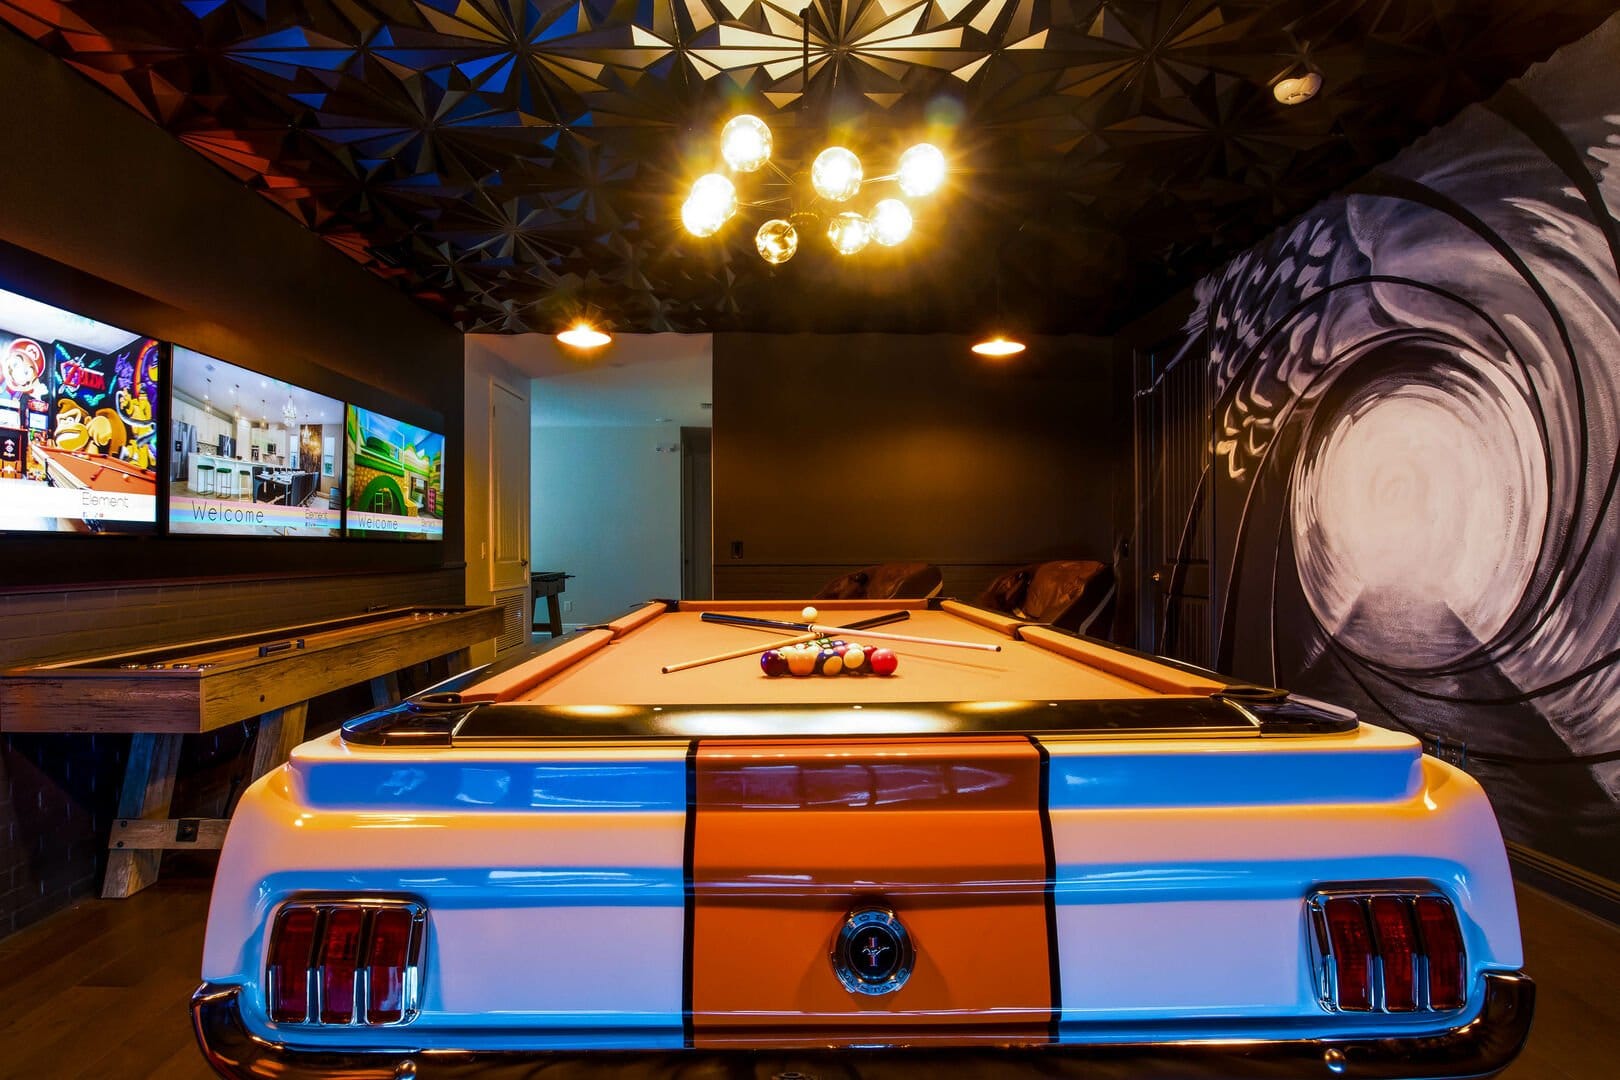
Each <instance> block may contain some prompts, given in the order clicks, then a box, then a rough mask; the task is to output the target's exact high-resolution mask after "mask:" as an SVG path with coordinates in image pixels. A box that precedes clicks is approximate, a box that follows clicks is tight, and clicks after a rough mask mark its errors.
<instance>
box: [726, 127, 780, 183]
mask: <svg viewBox="0 0 1620 1080" xmlns="http://www.w3.org/2000/svg"><path fill="white" fill-rule="evenodd" d="M720 156H721V157H723V158H725V159H726V164H727V165H730V166H731V167H732V168H733V169H736V170H737V171H738V172H753V171H754V170H755V169H758V168H759V167H760V166H762V165H764V164H765V163H766V162H767V161H769V160H770V159H771V129H770V128H769V127H767V126H766V125H765V121H763V120H761V119H760V118H759V117H757V116H748V115H746V114H745V115H743V116H734V117H732V118H731V119H730V120H728V121H726V126H725V127H723V128H721V129H720Z"/></svg>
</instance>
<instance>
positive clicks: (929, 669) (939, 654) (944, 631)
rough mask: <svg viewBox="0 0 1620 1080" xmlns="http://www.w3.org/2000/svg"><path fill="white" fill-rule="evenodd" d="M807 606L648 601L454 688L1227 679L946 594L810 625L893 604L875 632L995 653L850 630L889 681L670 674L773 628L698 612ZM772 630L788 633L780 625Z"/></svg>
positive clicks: (944, 695)
mask: <svg viewBox="0 0 1620 1080" xmlns="http://www.w3.org/2000/svg"><path fill="white" fill-rule="evenodd" d="M802 606H803V605H802V604H792V603H784V602H781V601H774V602H761V601H698V602H686V601H683V602H681V603H680V604H679V605H678V607H677V609H676V610H674V611H670V610H668V608H667V607H666V605H664V604H663V603H654V604H649V605H647V606H646V607H643V608H639V609H637V610H635V611H632V612H630V613H629V614H627V615H625V616H622V617H620V618H619V619H616V620H614V621H613V622H612V623H608V624H605V625H604V626H603V627H601V628H593V629H586V630H584V631H581V632H579V633H577V634H575V635H574V636H573V637H571V638H569V639H567V640H565V641H564V642H563V643H561V644H560V645H558V646H556V647H555V648H552V649H548V650H547V651H545V652H543V653H540V654H538V655H536V656H535V657H533V658H532V659H531V660H529V661H528V662H526V663H524V664H521V665H519V666H517V667H514V668H511V669H508V670H506V671H503V672H500V673H499V674H496V675H492V676H491V677H490V678H488V679H485V680H483V681H481V682H479V683H476V684H474V685H472V686H469V687H467V688H466V689H464V690H463V691H462V692H461V699H462V700H463V701H468V702H508V703H518V702H525V703H531V704H544V705H586V706H589V705H701V704H709V703H714V702H722V701H723V702H731V703H742V702H758V703H760V704H767V705H768V704H773V703H774V704H784V703H793V704H808V705H815V704H827V705H832V704H868V703H896V702H944V701H957V702H961V701H975V702H994V701H1000V700H1007V699H1017V700H1025V701H1027V700H1037V699H1043V700H1044V699H1053V700H1076V699H1099V700H1101V699H1110V700H1117V699H1122V698H1141V697H1153V696H1159V697H1165V696H1171V697H1205V696H1208V695H1210V694H1213V693H1216V692H1218V691H1220V690H1221V689H1223V688H1224V686H1225V684H1224V683H1221V682H1217V681H1215V680H1213V679H1208V678H1205V677H1203V676H1199V675H1197V674H1193V673H1189V672H1186V671H1182V670H1181V669H1178V668H1173V667H1170V666H1168V665H1165V664H1160V663H1156V662H1154V661H1153V660H1151V659H1148V658H1145V657H1137V656H1134V655H1132V654H1129V653H1122V652H1119V651H1118V650H1115V649H1111V648H1108V647H1106V646H1101V645H1097V644H1093V643H1091V642H1087V641H1085V640H1084V639H1080V638H1075V637H1072V636H1070V635H1067V634H1064V633H1062V632H1061V631H1055V630H1051V629H1049V628H1046V627H1041V626H1033V625H1029V624H1024V623H1020V622H1019V621H1018V620H1015V619H1010V618H1007V617H1004V616H998V615H995V614H993V613H990V612H985V611H981V610H980V609H977V608H973V607H970V606H968V605H965V604H959V603H956V602H955V601H950V600H947V601H944V602H942V603H940V604H939V606H938V608H937V609H931V608H930V606H929V602H928V601H925V600H889V601H826V602H823V603H818V604H817V605H816V606H817V608H818V610H819V611H820V612H821V614H820V615H819V616H818V617H817V620H816V621H817V622H818V623H821V624H825V625H838V624H839V623H840V622H841V621H853V620H857V619H861V618H865V617H868V616H871V615H874V614H879V613H882V612H888V611H907V612H909V615H910V618H908V619H906V620H905V621H903V622H896V623H891V624H889V625H886V626H882V627H878V628H876V629H878V630H879V631H881V632H886V633H898V634H912V635H916V636H919V637H932V638H945V639H950V640H955V641H973V642H984V643H992V644H997V645H1000V646H1001V651H1000V652H982V651H976V650H968V649H954V648H950V647H947V646H940V645H918V644H908V643H905V642H884V641H880V640H879V639H876V638H864V639H863V637H862V635H861V634H860V633H859V632H856V633H853V634H849V635H842V636H844V637H846V638H847V639H848V640H854V641H862V640H866V641H869V642H870V643H872V644H876V645H884V646H887V647H890V648H893V649H894V651H895V652H896V653H897V654H898V655H899V657H900V665H899V669H898V670H897V671H896V672H895V673H894V674H893V675H890V676H875V675H866V676H853V675H838V676H807V677H802V678H795V677H792V676H779V677H775V678H772V677H770V676H767V675H766V674H765V673H764V672H763V671H762V670H761V669H760V665H759V658H758V656H757V655H754V656H745V657H740V658H738V659H734V660H725V661H721V662H719V663H715V664H707V665H704V666H702V667H696V668H689V669H686V670H684V671H677V672H671V673H668V674H665V673H664V672H663V671H662V670H661V669H662V668H663V667H664V666H665V665H668V664H673V663H676V662H679V661H683V660H692V659H696V658H699V657H703V656H709V655H714V654H716V653H721V652H725V651H727V650H729V649H736V648H742V647H745V646H748V645H751V644H758V645H759V646H760V647H761V651H763V650H764V648H766V647H768V645H769V643H770V641H771V640H772V636H773V633H775V632H773V631H769V630H762V629H759V628H756V627H748V626H737V625H727V624H724V623H712V622H704V621H703V620H702V618H701V615H702V613H703V612H705V611H721V612H729V613H733V614H743V615H750V616H755V617H758V618H766V619H780V620H785V621H792V622H800V621H803V617H802V615H801V614H800V612H801V608H802ZM776 636H778V637H781V638H786V637H788V636H789V632H788V631H781V632H780V633H777V634H776Z"/></svg>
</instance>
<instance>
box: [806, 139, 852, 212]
mask: <svg viewBox="0 0 1620 1080" xmlns="http://www.w3.org/2000/svg"><path fill="white" fill-rule="evenodd" d="M810 186H811V187H813V188H815V189H816V194H817V195H820V196H821V197H822V198H823V199H827V200H829V201H831V202H847V201H849V200H850V199H852V198H854V197H855V193H856V192H857V191H859V190H861V159H860V158H858V157H856V156H855V155H854V154H853V153H851V152H850V151H848V150H845V149H844V148H843V147H842V146H829V147H827V149H825V150H823V151H822V152H821V153H819V154H817V155H816V160H815V162H814V163H813V164H812V165H811V166H810Z"/></svg>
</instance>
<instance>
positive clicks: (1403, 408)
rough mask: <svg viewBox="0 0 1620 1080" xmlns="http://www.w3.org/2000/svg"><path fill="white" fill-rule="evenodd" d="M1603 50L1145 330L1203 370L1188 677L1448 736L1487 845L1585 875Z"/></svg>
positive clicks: (1591, 825)
mask: <svg viewBox="0 0 1620 1080" xmlns="http://www.w3.org/2000/svg"><path fill="white" fill-rule="evenodd" d="M1616 55H1620V18H1616V19H1611V20H1610V21H1609V22H1608V23H1607V24H1605V25H1604V26H1602V27H1600V28H1599V29H1598V30H1597V31H1595V32H1593V33H1592V34H1591V35H1589V36H1588V37H1587V38H1586V39H1584V40H1582V41H1580V42H1577V43H1576V44H1574V45H1571V46H1569V47H1568V48H1566V49H1564V50H1563V51H1561V52H1560V53H1558V54H1556V55H1555V56H1553V57H1552V58H1551V59H1550V60H1549V61H1548V62H1547V63H1545V64H1542V65H1539V66H1537V67H1535V68H1532V69H1531V70H1530V71H1529V72H1528V73H1527V74H1526V75H1525V76H1524V77H1523V78H1521V79H1519V80H1517V81H1515V82H1513V83H1510V84H1509V85H1508V86H1506V87H1505V88H1504V89H1503V90H1502V91H1500V92H1499V93H1498V94H1497V95H1496V96H1495V97H1493V98H1492V99H1490V100H1489V101H1488V102H1486V103H1485V104H1483V105H1478V106H1473V107H1471V108H1469V109H1467V110H1466V111H1465V112H1463V113H1462V114H1460V115H1459V116H1458V117H1457V118H1456V119H1455V120H1453V121H1452V122H1451V123H1449V124H1447V125H1446V126H1444V127H1443V128H1440V129H1438V130H1436V131H1434V132H1432V133H1431V134H1430V135H1428V136H1426V137H1425V138H1424V139H1422V140H1420V141H1419V142H1418V143H1416V144H1415V145H1414V146H1413V147H1412V148H1411V149H1409V150H1408V151H1406V152H1404V153H1402V154H1401V155H1400V156H1398V157H1397V158H1396V159H1395V160H1394V161H1392V162H1391V163H1390V164H1388V165H1387V166H1385V167H1383V168H1381V169H1379V170H1376V171H1375V172H1374V173H1373V174H1371V175H1369V176H1367V177H1366V178H1364V179H1363V180H1362V181H1360V182H1358V183H1357V184H1355V185H1353V186H1352V187H1350V188H1349V189H1347V190H1346V191H1344V192H1343V193H1342V194H1341V195H1339V196H1336V197H1334V198H1331V199H1329V200H1327V201H1325V202H1323V203H1321V204H1319V205H1318V206H1316V207H1315V208H1314V209H1312V210H1311V211H1309V212H1307V213H1306V214H1304V215H1303V216H1301V217H1300V218H1299V219H1297V220H1296V221H1295V222H1294V223H1293V224H1292V225H1290V226H1288V227H1286V228H1284V229H1282V230H1280V231H1279V232H1278V233H1276V234H1274V235H1273V236H1272V237H1271V238H1270V239H1269V240H1268V241H1266V242H1264V243H1262V244H1261V245H1259V246H1257V247H1256V248H1254V249H1251V250H1250V251H1248V252H1247V253H1245V254H1244V255H1241V256H1239V257H1238V258H1236V259H1234V260H1233V261H1231V262H1230V263H1228V264H1227V265H1226V266H1224V267H1223V268H1222V269H1221V270H1219V271H1217V272H1216V273H1215V274H1213V275H1211V276H1209V277H1207V278H1205V279H1204V280H1203V281H1202V282H1200V283H1199V284H1198V286H1197V287H1196V289H1195V300H1196V304H1195V308H1194V311H1193V314H1192V315H1191V317H1190V318H1189V319H1188V321H1187V323H1186V325H1185V327H1184V329H1183V331H1182V332H1181V333H1179V334H1177V335H1176V336H1175V337H1174V339H1173V340H1171V341H1169V342H1156V343H1154V345H1155V350H1154V351H1156V352H1157V353H1158V354H1159V355H1160V356H1163V355H1164V354H1165V353H1166V352H1167V351H1168V352H1169V353H1170V354H1172V355H1173V357H1174V359H1173V360H1172V361H1171V363H1172V364H1193V365H1200V366H1201V367H1202V368H1203V369H1204V370H1205V372H1206V375H1207V379H1208V380H1209V382H1208V389H1209V401H1210V402H1211V406H1210V412H1209V416H1208V418H1207V419H1208V424H1209V427H1208V432H1209V439H1208V441H1207V443H1206V444H1205V445H1204V446H1203V448H1202V452H1203V454H1204V463H1203V467H1204V468H1205V469H1206V470H1207V474H1206V476H1205V481H1206V482H1205V483H1203V484H1200V485H1199V486H1198V494H1197V495H1196V496H1194V502H1195V505H1188V506H1186V507H1185V512H1186V520H1187V521H1189V522H1192V523H1194V524H1195V525H1197V523H1198V522H1199V521H1200V520H1201V515H1204V514H1208V515H1210V518H1209V522H1210V526H1211V532H1212V535H1213V549H1214V556H1213V560H1212V563H1213V566H1212V570H1213V579H1214V580H1213V587H1214V593H1213V597H1214V602H1215V604H1216V605H1217V613H1216V618H1215V627H1216V646H1215V656H1214V658H1213V659H1214V660H1215V662H1216V664H1217V666H1219V667H1221V668H1222V669H1223V670H1228V671H1231V672H1234V673H1236V674H1239V675H1242V676H1245V677H1248V678H1253V679H1258V680H1265V681H1271V682H1275V683H1276V684H1278V685H1283V686H1289V687H1292V688H1295V689H1298V690H1300V691H1302V692H1306V693H1314V694H1317V695H1320V696H1321V697H1323V698H1326V699H1329V700H1333V701H1338V702H1342V703H1344V704H1346V705H1350V706H1353V707H1355V708H1357V709H1358V710H1359V711H1360V712H1361V714H1362V715H1363V717H1364V718H1366V719H1367V720H1370V721H1372V722H1374V723H1378V724H1383V725H1385V726H1390V727H1395V728H1399V729H1404V730H1407V731H1411V732H1413V733H1415V734H1417V735H1419V736H1421V737H1423V738H1424V739H1425V740H1427V741H1428V742H1429V743H1430V745H1431V746H1444V747H1447V748H1450V750H1451V752H1452V753H1453V755H1454V756H1460V757H1461V758H1462V759H1463V760H1464V763H1465V765H1466V767H1467V768H1468V769H1469V771H1471V772H1472V773H1473V774H1474V775H1476V776H1477V777H1479V778H1480V780H1481V781H1482V782H1483V783H1484V784H1485V787H1486V789H1487V791H1488V792H1489V794H1490V796H1491V798H1492V801H1493V803H1494V804H1495V807H1496V809H1497V812H1498V814H1499V815H1500V816H1501V818H1502V821H1503V825H1504V828H1505V829H1506V831H1507V833H1508V835H1509V838H1510V839H1513V840H1516V841H1519V842H1521V843H1523V844H1525V845H1527V846H1530V847H1533V848H1535V849H1537V850H1540V851H1543V852H1546V853H1549V854H1552V855H1554V856H1556V857H1558V858H1561V859H1563V860H1566V861H1568V862H1572V863H1575V864H1577V865H1578V866H1580V867H1582V868H1584V869H1586V870H1588V871H1590V872H1593V873H1596V874H1599V875H1602V876H1604V877H1607V878H1610V879H1620V662H1617V658H1620V511H1617V507H1616V483H1617V477H1620V474H1617V454H1616V450H1617V439H1620V420H1617V418H1620V223H1617V220H1616V218H1617V213H1620V65H1616V64H1615V63H1614V62H1613V58H1614V57H1615V56H1616ZM1161 363H1162V361H1161ZM1206 500H1207V502H1206ZM1198 527H1202V526H1198ZM1195 531H1196V529H1188V530H1187V533H1188V535H1191V534H1193V533H1194V532H1195Z"/></svg>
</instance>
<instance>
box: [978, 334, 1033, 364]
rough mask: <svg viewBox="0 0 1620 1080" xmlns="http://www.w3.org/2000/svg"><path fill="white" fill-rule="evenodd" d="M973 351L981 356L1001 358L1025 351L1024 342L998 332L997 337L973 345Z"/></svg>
mask: <svg viewBox="0 0 1620 1080" xmlns="http://www.w3.org/2000/svg"><path fill="white" fill-rule="evenodd" d="M973 351H974V352H976V353H978V354H979V355H980V356H993V357H995V358H996V359H998V360H999V359H1000V358H1002V357H1004V356H1017V355H1018V354H1019V353H1021V352H1023V351H1024V343H1023V342H1022V341H1014V340H1012V339H1011V338H1008V337H1003V336H1002V335H1000V334H997V335H996V336H995V337H993V338H990V339H988V340H986V341H981V342H979V343H978V344H977V345H975V346H973Z"/></svg>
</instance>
